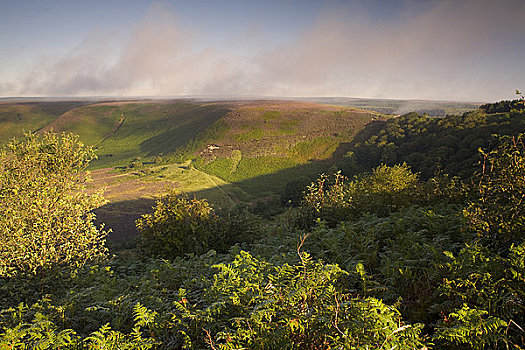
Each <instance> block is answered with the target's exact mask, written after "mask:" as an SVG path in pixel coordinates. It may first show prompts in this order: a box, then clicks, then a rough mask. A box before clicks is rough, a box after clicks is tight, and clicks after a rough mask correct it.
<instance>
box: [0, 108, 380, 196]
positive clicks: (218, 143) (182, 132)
mask: <svg viewBox="0 0 525 350" xmlns="http://www.w3.org/2000/svg"><path fill="white" fill-rule="evenodd" d="M27 106H29V107H27ZM13 111H14V112H13ZM50 111H53V112H54V113H50ZM16 113H21V115H22V117H21V120H17V117H16V116H17V114H16ZM0 115H6V116H9V118H4V119H5V120H6V122H5V123H2V124H0V125H2V126H3V127H4V130H5V132H4V134H3V135H2V140H4V141H6V140H7V139H8V138H9V137H11V136H20V135H21V130H22V129H23V128H25V129H27V130H32V131H36V130H38V131H39V132H44V131H49V130H54V131H56V132H62V131H65V132H73V133H75V134H78V135H79V136H80V139H81V140H82V141H83V142H84V143H86V144H89V145H93V146H95V147H96V148H97V154H98V157H99V158H98V159H97V160H95V161H93V162H92V164H91V168H92V169H100V168H107V167H122V168H125V167H128V168H136V167H142V166H153V165H155V164H171V163H181V162H187V161H191V166H193V167H195V168H196V169H198V170H200V171H204V172H206V173H208V174H210V175H214V176H217V177H219V178H220V179H222V180H225V181H227V182H243V181H245V180H248V179H253V178H257V177H261V176H266V175H269V174H280V175H275V176H276V178H273V177H272V178H271V179H266V180H265V181H264V185H262V186H261V185H260V184H255V185H253V184H251V185H248V184H246V189H248V190H249V192H252V193H253V192H257V193H259V194H262V193H265V192H268V191H269V192H273V193H275V192H278V191H279V190H280V188H282V187H283V186H284V185H285V184H286V182H287V181H290V180H292V179H293V178H294V177H295V176H308V177H311V178H314V177H316V176H317V174H318V173H319V172H323V171H326V170H327V169H328V168H330V167H331V166H334V164H335V163H336V160H337V159H340V158H341V157H342V156H343V155H344V154H345V153H346V152H347V151H348V150H347V149H346V148H347V147H348V145H349V142H350V141H351V140H352V138H353V136H354V135H355V134H357V132H358V131H359V130H361V129H362V128H363V127H364V126H365V125H366V124H367V123H369V122H370V121H371V120H374V119H377V118H378V117H379V116H378V114H377V113H374V112H368V111H363V110H358V109H355V108H350V107H342V106H328V105H321V104H316V103H311V102H293V101H270V100H260V101H241V102H238V101H237V102H236V101H219V102H213V101H203V100H196V101H189V100H171V101H170V100H162V101H159V100H157V101H121V102H119V101H110V102H107V101H103V102H96V101H89V103H85V102H84V104H83V103H82V102H80V101H74V102H63V101H60V102H45V103H44V102H40V103H32V104H27V103H23V104H21V103H18V104H17V103H11V104H9V103H3V104H1V105H0ZM7 122H9V123H10V124H9V125H8V124H7ZM4 135H5V136H4ZM285 169H297V173H294V172H293V171H291V172H290V171H288V172H282V171H283V170H285Z"/></svg>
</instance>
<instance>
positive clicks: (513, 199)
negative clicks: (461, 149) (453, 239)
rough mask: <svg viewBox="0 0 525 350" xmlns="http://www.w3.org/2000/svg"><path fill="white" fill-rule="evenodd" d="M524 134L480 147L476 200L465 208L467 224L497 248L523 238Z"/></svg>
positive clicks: (524, 217)
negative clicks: (488, 147) (491, 146)
mask: <svg viewBox="0 0 525 350" xmlns="http://www.w3.org/2000/svg"><path fill="white" fill-rule="evenodd" d="M524 142H525V135H523V134H520V135H518V136H516V137H502V138H501V140H500V146H499V147H498V148H497V149H495V150H493V151H491V152H483V151H481V150H480V152H481V154H482V156H483V160H482V163H481V166H482V169H481V171H480V172H479V173H478V175H477V180H478V186H477V188H476V193H477V196H478V198H477V200H476V201H474V202H472V203H471V204H470V205H469V207H468V208H467V209H466V210H465V216H466V217H467V218H468V219H469V220H470V226H471V227H472V228H473V229H474V230H475V231H476V232H477V233H478V235H480V236H482V237H484V238H485V239H486V240H488V241H490V244H491V245H495V246H497V247H508V246H509V245H510V244H511V243H519V242H522V241H523V239H524V238H525V144H524Z"/></svg>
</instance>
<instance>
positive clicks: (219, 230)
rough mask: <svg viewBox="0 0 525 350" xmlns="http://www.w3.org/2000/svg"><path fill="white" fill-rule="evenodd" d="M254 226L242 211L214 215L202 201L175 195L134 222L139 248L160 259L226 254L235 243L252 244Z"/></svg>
mask: <svg viewBox="0 0 525 350" xmlns="http://www.w3.org/2000/svg"><path fill="white" fill-rule="evenodd" d="M257 225H258V224H257V222H256V220H255V219H254V217H253V216H252V215H251V214H250V213H249V212H248V210H247V209H246V208H244V207H235V208H232V209H229V210H228V209H223V210H220V211H218V213H216V212H215V211H214V210H213V208H212V207H211V206H210V204H209V203H208V202H207V201H206V200H204V199H202V200H199V199H189V198H188V197H187V196H186V195H184V194H175V193H172V194H169V195H167V196H164V197H163V198H161V199H159V200H158V201H157V205H156V207H155V211H154V213H153V214H145V215H143V216H142V218H140V219H138V220H137V228H138V229H139V231H140V234H141V238H140V246H141V248H142V249H143V250H144V251H146V252H147V253H148V254H150V255H155V256H162V257H174V256H178V255H184V254H189V253H195V254H203V253H205V252H207V251H208V250H209V249H215V250H217V251H221V252H225V251H227V250H228V249H229V248H230V247H231V246H232V245H235V244H237V243H250V242H252V241H253V240H254V238H255V237H256V236H257Z"/></svg>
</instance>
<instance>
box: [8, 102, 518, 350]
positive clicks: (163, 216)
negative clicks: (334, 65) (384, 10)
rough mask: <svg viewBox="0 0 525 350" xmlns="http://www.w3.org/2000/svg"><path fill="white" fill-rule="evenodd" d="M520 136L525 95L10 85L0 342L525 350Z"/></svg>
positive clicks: (57, 345)
mask: <svg viewBox="0 0 525 350" xmlns="http://www.w3.org/2000/svg"><path fill="white" fill-rule="evenodd" d="M518 94H520V93H518ZM411 108H413V109H411ZM412 110H415V111H416V112H412ZM524 132H525V100H524V97H523V96H522V95H521V94H520V95H519V98H518V99H516V100H513V101H501V102H496V103H489V104H483V105H481V104H479V103H459V102H458V103H456V102H442V101H438V102H433V101H396V100H365V99H347V98H308V99H295V100H277V99H275V100H271V99H260V100H234V99H231V100H205V99H163V100H161V99H158V100H147V99H127V100H118V99H111V100H108V99H100V100H96V99H85V100H81V99H78V100H71V101H68V100H57V101H51V100H40V101H39V100H34V101H30V100H18V101H16V100H7V99H4V100H2V101H1V102H0V146H1V147H2V148H1V153H0V156H1V159H2V164H1V165H0V181H1V182H0V207H1V208H2V215H1V217H0V230H1V232H0V234H2V236H0V254H1V259H0V349H26V348H38V349H203V348H209V349H428V348H436V349H488V348H508V349H522V348H523V347H524V344H525V341H524V339H525V332H524V330H523V329H524V328H525V309H524V306H523V305H525V288H524V286H525V243H524V241H523V239H524V238H525V212H524V211H525V205H524V203H525V144H524V142H525V140H524V137H525V136H524V135H523V133H524ZM95 154H96V156H95Z"/></svg>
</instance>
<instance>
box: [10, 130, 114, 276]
mask: <svg viewBox="0 0 525 350" xmlns="http://www.w3.org/2000/svg"><path fill="white" fill-rule="evenodd" d="M93 158H95V154H94V152H93V150H92V148H90V147H86V146H84V145H83V144H82V143H80V142H79V141H78V137H77V136H74V135H72V134H62V135H60V136H59V135H56V134H53V133H46V134H44V135H42V136H37V135H33V134H26V138H25V139H24V140H16V139H14V140H13V141H11V142H10V143H9V144H8V145H7V146H6V147H4V148H2V149H1V150H0V208H2V209H1V210H2V214H1V215H0V232H2V235H1V236H0V277H12V276H17V275H23V274H35V273H37V272H39V271H43V270H50V269H53V268H58V267H60V268H61V267H68V268H77V267H80V266H83V265H84V264H85V263H87V262H89V261H94V260H97V259H99V258H102V257H104V256H105V254H106V248H105V240H104V237H105V235H106V234H107V232H105V231H103V230H101V229H98V228H97V227H95V225H94V224H93V219H94V214H93V213H92V212H91V211H92V210H93V209H95V208H97V207H99V206H100V205H102V204H103V203H104V201H103V199H102V197H101V195H100V193H93V194H89V193H88V192H87V191H86V189H85V183H86V182H87V181H88V179H89V177H88V175H87V174H86V173H85V172H84V169H85V168H86V166H87V164H88V163H89V161H91V160H92V159H93Z"/></svg>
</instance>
